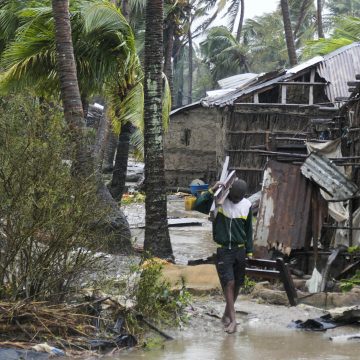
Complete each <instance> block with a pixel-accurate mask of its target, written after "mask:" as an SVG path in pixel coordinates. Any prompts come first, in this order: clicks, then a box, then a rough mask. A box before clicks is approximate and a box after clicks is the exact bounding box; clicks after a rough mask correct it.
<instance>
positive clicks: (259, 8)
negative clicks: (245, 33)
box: [245, 0, 279, 19]
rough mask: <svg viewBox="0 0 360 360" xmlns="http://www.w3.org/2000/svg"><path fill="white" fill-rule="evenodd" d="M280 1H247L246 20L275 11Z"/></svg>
mask: <svg viewBox="0 0 360 360" xmlns="http://www.w3.org/2000/svg"><path fill="white" fill-rule="evenodd" d="M278 4H279V0H245V18H250V19H251V18H253V17H254V16H259V15H262V14H264V13H266V12H271V11H274V10H275V9H276V7H277V5H278Z"/></svg>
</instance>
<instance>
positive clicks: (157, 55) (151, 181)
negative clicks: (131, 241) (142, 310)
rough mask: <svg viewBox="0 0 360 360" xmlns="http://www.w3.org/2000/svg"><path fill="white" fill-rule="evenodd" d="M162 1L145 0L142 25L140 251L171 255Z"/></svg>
mask: <svg viewBox="0 0 360 360" xmlns="http://www.w3.org/2000/svg"><path fill="white" fill-rule="evenodd" d="M162 60H163V0H148V1H147V6H146V28H145V66H144V70H145V81H144V84H145V126H144V140H145V143H144V145H145V192H146V200H145V210H146V216H145V241H144V250H145V251H147V252H149V253H150V254H151V255H153V256H157V257H161V258H169V257H172V254H173V253H172V247H171V242H170V236H169V229H168V224H167V204H166V185H165V171H164V149H163V127H162V101H161V99H162V91H163V86H162Z"/></svg>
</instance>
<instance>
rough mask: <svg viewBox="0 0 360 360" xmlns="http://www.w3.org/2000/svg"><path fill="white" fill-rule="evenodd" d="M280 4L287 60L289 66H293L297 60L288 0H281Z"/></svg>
mask: <svg viewBox="0 0 360 360" xmlns="http://www.w3.org/2000/svg"><path fill="white" fill-rule="evenodd" d="M280 5H281V12H282V16H283V22H284V31H285V39H286V46H287V50H288V55H289V61H290V65H291V66H295V65H296V64H297V62H298V61H297V56H296V48H295V42H294V36H293V32H292V26H291V18H290V11H289V4H288V0H281V1H280Z"/></svg>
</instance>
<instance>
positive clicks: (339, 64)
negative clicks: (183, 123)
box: [201, 42, 360, 107]
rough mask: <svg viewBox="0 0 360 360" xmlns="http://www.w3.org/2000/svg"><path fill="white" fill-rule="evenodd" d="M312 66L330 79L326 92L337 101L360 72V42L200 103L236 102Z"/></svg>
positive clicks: (344, 95) (291, 77) (267, 75)
mask: <svg viewBox="0 0 360 360" xmlns="http://www.w3.org/2000/svg"><path fill="white" fill-rule="evenodd" d="M311 68H315V69H316V71H317V72H318V74H319V76H320V77H322V78H323V79H324V80H325V82H326V83H327V84H326V86H325V93H326V95H327V97H328V98H329V100H330V101H331V102H335V99H336V98H337V97H347V96H349V92H348V86H347V82H348V81H351V80H353V79H354V74H357V73H359V72H360V42H355V43H353V44H351V45H347V46H344V47H342V48H340V49H338V50H336V51H334V52H332V53H330V54H328V55H325V56H315V57H314V58H312V59H309V60H307V61H305V62H304V63H302V64H299V65H296V66H295V67H293V68H291V69H288V70H286V71H279V72H271V73H267V74H265V75H264V76H259V77H258V78H257V81H256V82H255V83H253V82H252V83H250V84H245V86H243V87H241V88H238V89H236V90H235V91H232V92H231V93H228V94H226V95H224V96H222V97H218V98H217V99H210V100H209V99H207V98H204V99H202V100H201V103H202V105H203V106H206V107H212V106H219V107H224V106H227V105H233V104H234V102H236V101H237V100H238V99H239V98H241V97H243V96H244V95H249V94H252V93H255V92H257V91H258V90H264V89H266V88H272V87H274V86H275V85H277V84H278V83H279V82H286V81H290V80H293V79H294V78H296V77H298V76H299V75H300V74H301V73H303V72H304V71H306V70H309V69H311Z"/></svg>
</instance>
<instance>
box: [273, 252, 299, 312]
mask: <svg viewBox="0 0 360 360" xmlns="http://www.w3.org/2000/svg"><path fill="white" fill-rule="evenodd" d="M276 265H277V269H278V271H279V272H280V278H281V280H282V282H283V284H284V288H285V291H286V295H287V297H288V299H289V303H290V305H291V306H296V305H297V293H296V289H295V285H294V282H293V279H292V277H291V274H290V270H289V267H288V265H286V264H285V262H284V259H282V258H277V259H276Z"/></svg>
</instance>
